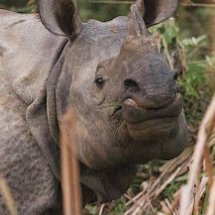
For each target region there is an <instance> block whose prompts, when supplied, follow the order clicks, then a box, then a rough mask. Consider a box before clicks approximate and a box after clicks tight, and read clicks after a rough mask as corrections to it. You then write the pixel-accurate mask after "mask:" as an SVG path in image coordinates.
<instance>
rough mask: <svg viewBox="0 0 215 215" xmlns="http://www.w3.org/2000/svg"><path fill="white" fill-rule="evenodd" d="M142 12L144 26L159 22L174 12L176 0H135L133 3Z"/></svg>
mask: <svg viewBox="0 0 215 215" xmlns="http://www.w3.org/2000/svg"><path fill="white" fill-rule="evenodd" d="M135 4H136V5H137V7H138V9H139V11H140V13H141V14H143V19H144V21H145V23H146V26H147V27H149V26H152V25H155V24H157V23H160V22H162V21H164V20H166V19H168V18H169V17H170V16H172V15H173V13H174V12H175V10H176V8H177V5H178V0H136V3H135Z"/></svg>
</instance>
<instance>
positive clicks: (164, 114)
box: [122, 93, 183, 123]
mask: <svg viewBox="0 0 215 215" xmlns="http://www.w3.org/2000/svg"><path fill="white" fill-rule="evenodd" d="M182 104H183V99H182V96H181V95H180V94H179V93H178V94H177V95H176V98H175V99H174V101H173V102H172V103H170V104H168V105H167V106H165V107H162V108H159V109H146V108H144V107H142V105H139V103H138V101H137V100H135V99H133V98H127V99H126V100H124V102H123V107H122V113H123V118H124V120H125V121H127V122H128V123H140V122H143V121H147V120H152V119H158V118H160V119H162V118H177V117H178V116H179V115H180V114H181V111H182Z"/></svg>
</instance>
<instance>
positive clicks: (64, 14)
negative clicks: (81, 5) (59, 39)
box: [39, 0, 83, 37]
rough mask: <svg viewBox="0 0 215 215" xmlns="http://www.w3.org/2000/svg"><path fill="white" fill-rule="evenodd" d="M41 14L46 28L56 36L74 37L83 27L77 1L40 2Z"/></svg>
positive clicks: (41, 0)
mask: <svg viewBox="0 0 215 215" xmlns="http://www.w3.org/2000/svg"><path fill="white" fill-rule="evenodd" d="M39 14H40V18H41V21H42V23H43V24H44V26H45V27H46V28H47V29H48V30H49V31H51V32H52V33H54V34H58V35H64V36H69V37H73V36H76V35H77V34H78V33H79V32H80V31H81V29H82V27H83V23H82V22H81V19H80V17H79V15H78V10H77V3H76V0H40V1H39Z"/></svg>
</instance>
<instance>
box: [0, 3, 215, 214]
mask: <svg viewBox="0 0 215 215" xmlns="http://www.w3.org/2000/svg"><path fill="white" fill-rule="evenodd" d="M26 3H27V2H26V0H0V6H2V7H4V8H10V9H13V10H16V11H18V12H30V11H32V10H33V11H35V10H36V5H35V1H28V4H26ZM79 6H80V8H81V10H80V14H81V16H82V18H83V20H85V21H87V20H88V19H91V18H95V19H99V20H101V21H104V20H110V19H111V18H113V17H115V16H117V15H125V14H127V12H128V8H129V5H125V4H121V5H118V4H117V5H115V4H95V3H90V1H86V0H80V1H79ZM213 12H214V11H213ZM211 14H212V10H211V9H208V8H206V9H199V8H188V9H187V8H182V7H181V9H180V10H179V11H178V13H177V16H176V19H169V20H168V21H166V22H165V23H163V24H159V25H158V26H155V27H152V28H150V31H151V32H152V33H153V34H154V35H155V37H156V38H157V41H158V44H159V46H160V51H161V52H162V53H163V54H164V55H165V57H166V59H167V61H168V63H169V64H170V66H171V67H174V68H176V69H177V70H178V71H179V78H178V83H179V85H180V88H181V92H182V93H183V95H184V102H185V105H184V111H185V114H186V117H187V120H188V125H189V130H190V134H191V138H190V144H191V145H192V144H194V143H195V140H196V134H197V130H198V126H199V124H200V121H201V120H202V117H203V113H204V112H205V110H206V108H207V106H208V104H209V101H210V100H211V97H212V92H213V90H214V89H213V87H214V84H213V81H214V73H213V69H212V68H214V65H215V58H214V57H213V55H212V53H213V51H215V50H213V48H211V47H212V41H211V40H212V37H211V36H210V34H209V30H210V22H207V23H206V22H205V21H204V19H203V17H208V18H209V17H210V16H211ZM191 153H192V149H189V150H188V151H186V152H185V153H184V155H182V156H181V157H180V158H178V159H177V160H173V161H171V162H167V163H166V162H163V161H153V162H150V163H148V164H146V165H143V166H141V167H140V168H139V171H138V174H137V176H136V178H135V180H134V182H133V185H132V186H131V188H130V189H129V190H128V192H127V193H126V194H125V195H124V196H122V197H121V198H119V199H118V200H116V201H113V202H111V203H109V204H106V205H103V206H101V207H96V206H94V205H87V206H86V208H85V213H86V214H91V215H95V214H98V213H99V211H100V213H101V212H102V213H101V214H110V215H111V214H112V215H120V214H123V213H125V212H126V211H127V214H130V213H128V212H129V208H132V207H133V206H132V205H135V204H134V203H133V202H131V200H132V199H134V197H135V196H136V195H137V194H138V193H140V192H141V191H142V192H143V191H144V189H151V187H152V186H153V185H154V184H155V182H157V184H159V185H160V187H161V186H162V185H163V184H165V182H166V181H167V180H168V178H169V177H171V176H172V175H173V174H174V171H175V169H177V168H180V167H181V169H179V171H178V172H177V174H176V175H175V176H174V177H173V180H172V181H169V183H168V184H167V185H166V186H165V188H164V189H162V190H161V192H160V193H159V194H156V195H154V194H153V195H150V196H149V197H150V200H152V201H151V202H150V204H151V205H150V207H148V206H147V207H145V206H142V208H144V207H145V208H147V210H146V209H145V210H144V214H147V213H148V214H157V213H158V211H161V210H162V211H165V210H164V208H165V207H166V208H167V206H166V203H164V204H163V205H162V204H161V202H162V201H163V200H165V202H172V201H173V200H174V199H175V198H176V197H175V193H177V191H178V190H179V189H180V187H181V185H182V184H184V183H186V181H187V178H188V171H187V169H186V168H187V167H188V164H190V162H191V160H190V155H191ZM170 164H171V168H173V167H174V168H175V169H174V171H173V170H172V169H171V168H170ZM168 168H169V169H168ZM162 173H165V174H164V175H162ZM160 187H159V186H158V187H156V188H157V189H160ZM152 192H154V193H155V191H154V190H152ZM144 195H145V194H141V196H140V197H141V198H142V200H143V199H144V198H145V196H144ZM203 199H204V198H203ZM140 200H141V199H140ZM135 201H138V200H135ZM162 206H163V208H162ZM164 206H165V207H164ZM201 206H202V208H203V205H201ZM133 208H134V207H133ZM165 213H166V212H165ZM200 214H201V213H200ZM202 214H203V212H202Z"/></svg>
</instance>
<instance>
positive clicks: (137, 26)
mask: <svg viewBox="0 0 215 215" xmlns="http://www.w3.org/2000/svg"><path fill="white" fill-rule="evenodd" d="M128 31H129V36H132V35H133V36H143V35H148V32H147V28H146V25H145V22H144V21H143V18H142V16H141V14H140V11H139V8H138V7H137V5H135V4H133V5H131V8H130V13H129V26H128Z"/></svg>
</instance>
